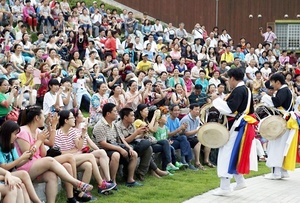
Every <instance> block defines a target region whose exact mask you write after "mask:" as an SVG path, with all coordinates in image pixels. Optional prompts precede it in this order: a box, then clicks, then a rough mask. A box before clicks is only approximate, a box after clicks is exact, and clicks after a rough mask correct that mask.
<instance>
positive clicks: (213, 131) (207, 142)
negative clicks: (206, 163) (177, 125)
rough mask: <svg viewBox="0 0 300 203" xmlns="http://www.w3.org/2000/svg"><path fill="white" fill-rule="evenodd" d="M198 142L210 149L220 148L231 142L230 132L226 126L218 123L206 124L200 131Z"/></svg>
mask: <svg viewBox="0 0 300 203" xmlns="http://www.w3.org/2000/svg"><path fill="white" fill-rule="evenodd" d="M197 134H198V140H199V142H200V143H201V144H203V145H204V146H206V147H210V148H220V147H222V146H223V145H225V144H226V143H227V142H228V140H229V131H228V130H227V128H226V127H225V126H224V125H221V124H220V123H216V122H210V123H206V124H204V125H203V126H201V127H200V129H199V131H198V133H197Z"/></svg>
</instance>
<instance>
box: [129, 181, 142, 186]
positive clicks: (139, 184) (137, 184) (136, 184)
mask: <svg viewBox="0 0 300 203" xmlns="http://www.w3.org/2000/svg"><path fill="white" fill-rule="evenodd" d="M125 185H126V187H137V186H143V184H142V183H139V182H137V181H134V182H131V183H128V182H126V184H125Z"/></svg>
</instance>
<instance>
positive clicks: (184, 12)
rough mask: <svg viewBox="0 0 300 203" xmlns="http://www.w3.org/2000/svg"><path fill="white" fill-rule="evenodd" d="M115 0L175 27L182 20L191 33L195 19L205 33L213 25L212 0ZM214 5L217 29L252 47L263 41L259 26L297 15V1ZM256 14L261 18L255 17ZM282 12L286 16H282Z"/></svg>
mask: <svg viewBox="0 0 300 203" xmlns="http://www.w3.org/2000/svg"><path fill="white" fill-rule="evenodd" d="M117 1H118V2H120V3H123V4H125V5H126V6H129V7H132V8H134V9H136V10H139V11H141V12H147V13H148V15H150V16H152V17H154V18H159V19H161V20H162V21H164V22H172V23H173V25H175V26H177V27H178V24H179V23H180V22H184V23H185V27H186V30H187V31H188V32H191V30H192V29H193V27H194V25H195V24H196V23H197V22H199V23H200V24H201V25H202V24H203V25H205V27H206V30H207V31H208V32H209V31H211V30H212V28H213V27H214V26H215V25H216V0H117ZM218 4H219V6H218V8H219V12H218V27H219V30H220V32H221V30H222V29H223V28H226V29H227V31H228V33H229V34H230V35H231V37H232V38H233V39H234V40H235V44H237V43H238V41H239V39H240V37H245V38H246V40H247V41H250V42H252V44H253V45H254V46H256V45H257V43H259V42H262V41H263V38H262V37H261V36H260V34H259V30H258V28H259V27H263V28H264V30H265V29H266V25H267V24H268V23H274V21H275V20H296V19H297V18H296V15H297V14H300V2H299V0H284V1H282V0H218ZM250 14H252V15H253V18H252V19H249V15H250ZM258 14H261V15H262V17H261V18H258V17H257V16H258ZM285 14H288V15H289V17H288V18H284V15H285ZM271 25H272V24H271ZM299 34H300V33H299Z"/></svg>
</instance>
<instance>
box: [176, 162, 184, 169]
mask: <svg viewBox="0 0 300 203" xmlns="http://www.w3.org/2000/svg"><path fill="white" fill-rule="evenodd" d="M175 166H176V167H177V168H181V167H182V166H183V164H182V163H181V162H178V161H176V163H175Z"/></svg>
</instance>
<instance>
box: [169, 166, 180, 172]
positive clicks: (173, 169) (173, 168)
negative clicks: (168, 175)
mask: <svg viewBox="0 0 300 203" xmlns="http://www.w3.org/2000/svg"><path fill="white" fill-rule="evenodd" d="M178 170H179V168H178V167H176V166H173V165H168V166H167V171H169V172H170V171H178Z"/></svg>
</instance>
